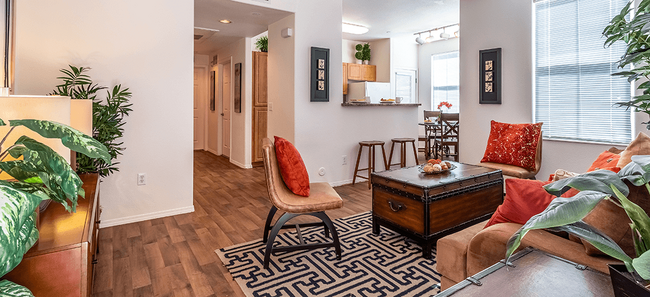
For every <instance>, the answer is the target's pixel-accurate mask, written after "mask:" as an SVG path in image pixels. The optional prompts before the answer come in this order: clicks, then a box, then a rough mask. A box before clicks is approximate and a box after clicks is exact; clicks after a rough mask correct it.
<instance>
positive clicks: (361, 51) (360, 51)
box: [354, 43, 370, 65]
mask: <svg viewBox="0 0 650 297" xmlns="http://www.w3.org/2000/svg"><path fill="white" fill-rule="evenodd" d="M355 49H356V50H357V52H356V53H355V54H354V57H355V58H357V61H358V63H359V64H361V63H364V64H366V65H368V61H370V44H368V43H365V44H357V45H356V46H355Z"/></svg>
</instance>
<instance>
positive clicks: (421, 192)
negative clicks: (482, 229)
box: [371, 162, 503, 259]
mask: <svg viewBox="0 0 650 297" xmlns="http://www.w3.org/2000/svg"><path fill="white" fill-rule="evenodd" d="M451 163H453V164H455V165H456V166H457V168H456V169H454V170H452V171H449V172H445V173H441V174H431V175H427V174H424V173H420V171H419V169H418V166H413V167H407V168H400V169H395V170H388V171H383V172H377V173H373V174H372V178H371V182H372V232H373V233H374V234H379V228H380V226H384V227H387V228H389V229H392V230H394V231H396V232H399V233H400V234H402V235H405V236H407V237H410V238H412V239H414V240H415V241H417V242H419V243H420V244H421V245H422V255H423V257H424V258H427V259H428V258H430V257H431V250H432V247H433V245H434V244H435V242H436V240H438V239H439V238H441V237H443V236H445V235H447V234H451V233H454V232H457V231H459V230H461V229H464V228H467V227H469V226H471V225H473V224H476V223H478V222H481V221H483V220H485V219H487V218H489V217H490V216H491V215H492V213H494V211H495V210H496V208H497V206H499V205H500V204H501V203H502V202H503V175H502V174H501V170H495V169H490V168H486V167H481V166H475V165H469V164H462V163H456V162H451Z"/></svg>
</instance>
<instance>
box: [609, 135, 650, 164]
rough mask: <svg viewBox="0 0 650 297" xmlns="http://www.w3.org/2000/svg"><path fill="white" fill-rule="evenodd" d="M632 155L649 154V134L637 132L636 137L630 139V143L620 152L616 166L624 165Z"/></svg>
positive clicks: (630, 159) (629, 160)
mask: <svg viewBox="0 0 650 297" xmlns="http://www.w3.org/2000/svg"><path fill="white" fill-rule="evenodd" d="M634 155H650V136H648V135H647V134H645V133H643V132H639V135H637V137H636V139H634V140H632V142H630V145H628V146H627V147H626V148H625V150H623V151H622V152H621V158H620V159H619V160H618V164H617V165H616V167H618V168H623V167H625V165H627V164H628V163H630V162H632V156H634Z"/></svg>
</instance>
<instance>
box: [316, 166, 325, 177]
mask: <svg viewBox="0 0 650 297" xmlns="http://www.w3.org/2000/svg"><path fill="white" fill-rule="evenodd" d="M318 175H320V176H323V175H325V167H321V168H319V169H318Z"/></svg>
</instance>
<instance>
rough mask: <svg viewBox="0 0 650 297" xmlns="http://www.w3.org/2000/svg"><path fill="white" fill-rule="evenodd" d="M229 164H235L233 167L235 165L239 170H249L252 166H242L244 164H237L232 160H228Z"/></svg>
mask: <svg viewBox="0 0 650 297" xmlns="http://www.w3.org/2000/svg"><path fill="white" fill-rule="evenodd" d="M230 163H233V164H235V165H236V166H237V167H239V168H244V169H251V168H253V166H251V165H250V164H249V165H244V164H242V163H239V162H237V161H235V160H233V159H230Z"/></svg>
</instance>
